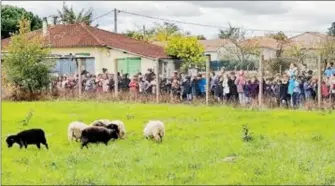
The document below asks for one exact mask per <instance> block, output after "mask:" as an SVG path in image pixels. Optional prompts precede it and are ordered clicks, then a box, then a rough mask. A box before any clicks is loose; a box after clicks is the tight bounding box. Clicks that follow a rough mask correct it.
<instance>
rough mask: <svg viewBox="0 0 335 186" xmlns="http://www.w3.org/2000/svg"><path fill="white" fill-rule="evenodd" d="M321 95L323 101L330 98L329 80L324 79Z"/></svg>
mask: <svg viewBox="0 0 335 186" xmlns="http://www.w3.org/2000/svg"><path fill="white" fill-rule="evenodd" d="M321 95H322V99H328V98H329V86H328V82H327V78H324V79H323V81H322V83H321Z"/></svg>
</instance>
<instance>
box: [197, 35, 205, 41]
mask: <svg viewBox="0 0 335 186" xmlns="http://www.w3.org/2000/svg"><path fill="white" fill-rule="evenodd" d="M197 39H198V40H206V37H205V36H204V35H197Z"/></svg>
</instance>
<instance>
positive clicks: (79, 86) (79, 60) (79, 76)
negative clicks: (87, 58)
mask: <svg viewBox="0 0 335 186" xmlns="http://www.w3.org/2000/svg"><path fill="white" fill-rule="evenodd" d="M77 60H78V89H79V90H78V96H79V97H81V91H82V87H81V86H82V78H81V59H80V58H78V59H77Z"/></svg>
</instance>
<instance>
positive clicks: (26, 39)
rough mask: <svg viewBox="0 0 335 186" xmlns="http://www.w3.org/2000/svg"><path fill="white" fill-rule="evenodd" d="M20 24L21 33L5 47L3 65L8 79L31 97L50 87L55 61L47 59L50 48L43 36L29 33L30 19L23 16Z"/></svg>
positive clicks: (17, 88) (16, 87) (12, 38)
mask: <svg viewBox="0 0 335 186" xmlns="http://www.w3.org/2000/svg"><path fill="white" fill-rule="evenodd" d="M19 25H20V30H19V33H18V34H15V35H13V36H12V37H11V42H10V43H9V46H8V47H7V48H5V50H6V51H7V55H5V56H4V62H3V66H4V70H5V71H6V74H5V76H6V77H5V78H6V80H7V81H8V82H9V83H10V84H11V85H13V86H14V87H15V89H16V90H17V91H23V93H28V94H29V97H28V99H29V98H30V99H31V98H32V97H34V95H36V94H39V93H41V91H42V90H44V89H46V88H48V86H49V84H50V75H49V69H50V67H51V65H53V63H52V61H51V60H47V57H48V56H49V54H50V50H49V49H48V48H45V47H44V46H43V40H42V37H40V36H34V37H31V35H29V34H28V32H29V31H30V28H29V25H30V23H29V21H27V20H26V19H24V18H22V19H21V21H20V22H19ZM19 94H21V93H19Z"/></svg>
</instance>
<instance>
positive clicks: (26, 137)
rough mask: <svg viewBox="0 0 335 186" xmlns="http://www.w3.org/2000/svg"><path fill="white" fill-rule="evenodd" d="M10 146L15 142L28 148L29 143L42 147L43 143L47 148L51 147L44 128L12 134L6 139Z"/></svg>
mask: <svg viewBox="0 0 335 186" xmlns="http://www.w3.org/2000/svg"><path fill="white" fill-rule="evenodd" d="M6 142H7V145H8V148H10V147H12V146H13V144H14V143H17V144H19V145H20V148H22V147H23V146H24V147H25V148H27V146H28V145H30V144H34V145H36V146H37V148H38V149H40V148H41V147H40V144H41V143H42V144H43V145H44V146H45V147H46V148H47V149H49V147H48V144H47V140H46V139H45V134H44V131H43V130H42V129H29V130H24V131H22V132H19V133H18V134H16V135H10V136H8V137H7V139H6Z"/></svg>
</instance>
